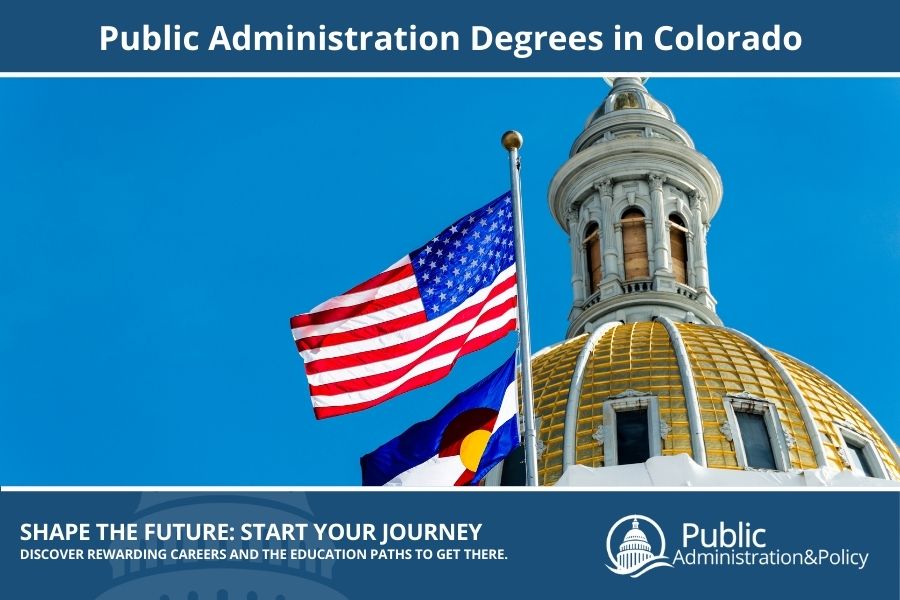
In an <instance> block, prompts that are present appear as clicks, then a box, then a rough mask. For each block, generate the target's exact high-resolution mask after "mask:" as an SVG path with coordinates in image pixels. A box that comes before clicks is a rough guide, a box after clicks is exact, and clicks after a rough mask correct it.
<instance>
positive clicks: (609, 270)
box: [594, 177, 619, 280]
mask: <svg viewBox="0 0 900 600" xmlns="http://www.w3.org/2000/svg"><path fill="white" fill-rule="evenodd" d="M594 189H596V190H597V192H598V193H599V194H600V244H601V248H602V251H603V279H604V280H608V279H616V278H618V277H619V258H618V254H619V253H618V251H617V250H616V237H615V236H616V234H615V227H614V225H615V223H614V221H615V216H614V215H613V213H612V201H613V198H612V179H610V178H608V177H607V178H606V179H603V180H601V181H600V182H599V183H597V184H595V185H594Z"/></svg>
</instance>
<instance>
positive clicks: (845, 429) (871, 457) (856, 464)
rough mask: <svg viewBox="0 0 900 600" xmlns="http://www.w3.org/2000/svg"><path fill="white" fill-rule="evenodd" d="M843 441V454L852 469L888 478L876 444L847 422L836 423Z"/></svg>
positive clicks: (865, 474)
mask: <svg viewBox="0 0 900 600" xmlns="http://www.w3.org/2000/svg"><path fill="white" fill-rule="evenodd" d="M836 427H837V430H838V433H839V435H840V441H841V450H840V453H841V456H842V458H843V459H844V462H845V463H846V465H847V466H848V467H850V470H851V471H852V472H854V473H856V474H857V475H861V476H863V477H878V478H880V479H887V478H888V476H887V472H886V470H885V468H884V465H883V464H882V463H881V459H880V458H879V457H878V452H877V451H876V450H875V444H873V443H872V440H870V439H869V438H867V437H866V436H864V435H863V434H862V433H860V432H859V431H857V430H855V429H853V428H851V427H850V426H849V425H846V424H840V423H839V424H837V425H836Z"/></svg>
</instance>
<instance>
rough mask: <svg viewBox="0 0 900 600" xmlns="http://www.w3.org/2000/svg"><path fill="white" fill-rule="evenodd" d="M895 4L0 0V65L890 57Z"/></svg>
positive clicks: (777, 68)
mask: <svg viewBox="0 0 900 600" xmlns="http://www.w3.org/2000/svg"><path fill="white" fill-rule="evenodd" d="M898 12H900V6H898V4H897V3H895V2H876V1H875V0H862V1H861V2H856V3H853V4H852V5H846V6H842V7H839V8H838V9H834V10H822V9H821V8H819V7H816V6H815V5H812V4H809V3H800V2H779V1H775V0H761V1H759V2H754V3H752V4H751V5H747V4H741V3H728V2H719V1H716V2H713V1H711V0H699V1H694V2H663V1H661V0H648V1H645V2H640V3H635V2H625V3H612V4H611V3H585V2H574V1H572V0H563V1H562V2H552V3H541V4H538V5H529V4H523V3H510V2H504V3H485V2H471V1H464V2H453V3H428V2H409V1H401V2H390V3H384V2H363V1H362V0H351V1H343V2H327V3H316V4H313V3H307V2H287V1H284V0H280V1H277V0H276V1H271V0H270V1H263V2H254V3H221V2H197V1H189V2H184V1H178V2H175V1H173V0H158V1H154V2H112V1H110V0H87V1H86V2H77V3H73V2H60V1H59V0H51V2H42V3H34V2H32V3H25V2H19V3H7V4H6V5H5V6H4V8H3V9H2V13H3V14H2V19H0V72H7V73H17V72H57V73H59V72H64V73H78V72H226V73H227V72H272V73H275V72H303V73H325V72H332V73H384V72H399V73H421V72H430V73H460V72H463V73H466V72H479V73H497V72H504V73H509V72H512V73H523V74H524V73H549V72H554V73H578V72H582V73H586V72H592V73H596V72H607V73H610V72H627V71H640V72H831V73H834V72H900V52H897V51H896V49H895V48H894V45H895V39H896V34H895V27H896V23H897V22H898V18H897V17H898Z"/></svg>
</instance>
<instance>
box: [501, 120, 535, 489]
mask: <svg viewBox="0 0 900 600" xmlns="http://www.w3.org/2000/svg"><path fill="white" fill-rule="evenodd" d="M500 142H501V143H502V144H503V147H504V148H506V150H507V151H508V152H509V181H510V190H511V191H512V206H513V228H514V230H515V231H514V233H515V239H516V293H517V294H518V302H517V303H516V304H517V306H518V310H519V361H520V362H521V365H522V404H523V406H524V408H525V485H529V486H536V485H537V484H538V480H537V442H536V436H535V432H534V392H533V390H532V387H531V382H532V379H531V329H530V328H529V326H528V280H527V279H526V277H525V228H524V225H523V222H522V188H521V185H520V183H519V168H520V166H521V162H520V161H519V148H521V147H522V134H521V133H519V132H518V131H507V132H506V133H504V134H503V137H501V138H500Z"/></svg>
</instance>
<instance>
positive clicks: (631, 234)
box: [622, 208, 650, 281]
mask: <svg viewBox="0 0 900 600" xmlns="http://www.w3.org/2000/svg"><path fill="white" fill-rule="evenodd" d="M622 250H623V255H624V257H625V279H626V280H628V281H631V280H634V279H648V278H649V277H650V263H649V259H648V255H647V225H646V222H645V220H644V213H643V212H642V211H641V209H639V208H629V209H628V210H626V211H625V212H624V213H623V214H622Z"/></svg>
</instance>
